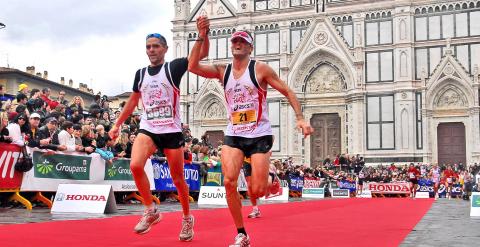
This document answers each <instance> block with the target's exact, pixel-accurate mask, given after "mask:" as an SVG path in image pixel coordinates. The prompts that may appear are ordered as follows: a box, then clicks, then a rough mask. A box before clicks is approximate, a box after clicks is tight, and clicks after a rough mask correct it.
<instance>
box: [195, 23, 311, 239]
mask: <svg viewBox="0 0 480 247" xmlns="http://www.w3.org/2000/svg"><path fill="white" fill-rule="evenodd" d="M206 40H208V36H205V37H203V36H201V39H200V40H197V42H195V45H194V47H193V49H192V53H191V56H190V60H189V64H188V67H189V70H190V71H191V72H193V73H195V74H198V75H199V76H202V77H205V78H216V79H219V80H220V83H222V85H223V87H224V91H225V99H226V101H227V112H228V115H229V116H228V119H229V123H228V127H227V131H226V135H225V140H224V145H223V147H222V157H221V159H222V171H223V174H224V184H225V190H226V193H227V203H228V207H229V209H230V213H231V214H232V217H233V220H234V223H235V226H236V228H237V232H238V235H237V236H236V237H235V242H234V244H232V245H230V246H240V247H244V246H250V238H249V237H248V235H247V233H246V231H245V228H244V224H243V218H242V211H241V207H242V204H241V201H240V197H239V194H238V192H237V179H238V175H239V173H240V169H241V168H242V165H243V160H244V157H250V158H251V162H252V164H251V165H252V176H251V179H250V180H251V181H250V182H251V186H252V196H254V197H255V198H260V197H262V196H264V195H265V192H266V190H267V183H268V171H269V154H268V151H269V150H270V149H271V147H272V143H273V137H272V129H271V126H270V121H269V120H268V108H267V101H266V100H267V98H266V94H267V87H268V86H269V85H270V86H271V87H272V88H274V89H276V90H278V91H279V92H280V93H282V94H283V95H285V96H286V98H287V99H288V101H289V102H290V104H291V105H292V107H293V109H294V111H295V116H296V118H297V127H298V128H300V129H302V131H303V134H304V136H305V137H306V136H308V135H310V134H311V133H312V132H313V128H312V127H311V126H310V124H308V123H307V122H306V121H305V119H304V118H303V114H302V111H301V108H300V103H299V101H298V99H297V97H296V95H295V93H294V92H293V91H292V90H291V89H290V88H289V87H288V86H287V85H286V84H285V82H284V81H282V80H281V79H280V78H279V77H278V75H277V74H276V73H275V72H274V70H273V69H272V68H271V67H270V66H268V65H267V64H265V63H262V62H257V61H255V60H252V59H251V58H250V54H251V53H252V51H253V38H252V36H251V35H250V34H249V33H248V32H246V31H237V32H235V33H233V34H232V37H231V39H230V41H231V51H232V55H233V61H232V63H231V64H228V65H224V64H223V65H201V64H199V61H200V51H201V49H202V48H205V47H208V43H205V41H206Z"/></svg>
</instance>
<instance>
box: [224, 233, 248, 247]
mask: <svg viewBox="0 0 480 247" xmlns="http://www.w3.org/2000/svg"><path fill="white" fill-rule="evenodd" d="M229 247H250V238H249V237H248V235H245V234H243V233H239V234H237V236H236V237H235V243H233V244H231V245H229Z"/></svg>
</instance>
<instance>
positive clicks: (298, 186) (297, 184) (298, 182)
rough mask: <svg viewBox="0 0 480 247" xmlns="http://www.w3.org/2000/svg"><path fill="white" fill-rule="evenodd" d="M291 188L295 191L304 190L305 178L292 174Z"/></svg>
mask: <svg viewBox="0 0 480 247" xmlns="http://www.w3.org/2000/svg"><path fill="white" fill-rule="evenodd" d="M289 188H290V190H293V191H302V189H303V178H302V177H299V176H293V175H291V176H290V185H289Z"/></svg>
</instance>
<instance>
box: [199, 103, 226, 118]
mask: <svg viewBox="0 0 480 247" xmlns="http://www.w3.org/2000/svg"><path fill="white" fill-rule="evenodd" d="M226 116H227V114H226V113H225V107H223V105H221V104H220V103H219V102H218V101H214V102H213V103H211V104H210V105H209V106H208V107H207V109H206V110H205V112H204V114H203V118H204V119H225V118H226Z"/></svg>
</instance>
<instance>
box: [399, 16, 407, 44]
mask: <svg viewBox="0 0 480 247" xmlns="http://www.w3.org/2000/svg"><path fill="white" fill-rule="evenodd" d="M399 25H400V28H399V29H400V40H406V39H407V24H406V23H405V19H402V20H400V24H399Z"/></svg>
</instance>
